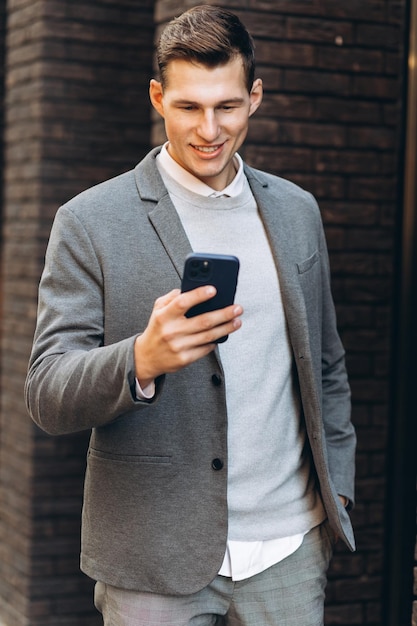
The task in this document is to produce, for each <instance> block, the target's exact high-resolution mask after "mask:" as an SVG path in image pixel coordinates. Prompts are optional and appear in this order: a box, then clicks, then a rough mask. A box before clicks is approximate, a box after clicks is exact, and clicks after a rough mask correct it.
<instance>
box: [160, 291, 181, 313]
mask: <svg viewBox="0 0 417 626" xmlns="http://www.w3.org/2000/svg"><path fill="white" fill-rule="evenodd" d="M180 294H181V291H180V290H179V289H172V291H169V292H168V293H166V294H165V295H163V296H160V297H159V298H157V299H156V300H155V308H156V309H162V308H163V307H165V306H167V305H168V304H170V302H172V301H173V300H175V298H178V296H179V295H180Z"/></svg>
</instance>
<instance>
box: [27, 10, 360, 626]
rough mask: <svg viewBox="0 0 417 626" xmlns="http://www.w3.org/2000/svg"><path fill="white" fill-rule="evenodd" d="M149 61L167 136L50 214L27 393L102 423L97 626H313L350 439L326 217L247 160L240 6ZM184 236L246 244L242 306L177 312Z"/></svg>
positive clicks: (339, 525) (249, 93)
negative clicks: (100, 620)
mask: <svg viewBox="0 0 417 626" xmlns="http://www.w3.org/2000/svg"><path fill="white" fill-rule="evenodd" d="M158 63H159V68H160V80H159V81H157V80H152V81H151V85H150V97H151V101H152V104H153V106H154V107H155V109H156V110H157V111H158V113H160V115H161V116H162V117H163V118H164V122H165V128H166V134H167V138H168V141H167V143H166V145H165V146H163V147H162V148H161V147H159V148H156V149H155V150H153V151H152V152H150V153H149V154H148V155H147V157H146V158H145V159H144V160H143V161H142V162H141V163H139V165H138V166H137V167H136V168H135V169H134V170H133V171H132V172H128V173H126V174H123V175H121V176H119V177H117V178H115V179H113V180H111V181H108V182H106V183H103V184H101V185H98V186H97V187H95V188H93V189H90V190H88V191H86V192H84V193H82V194H81V195H80V196H78V197H77V198H75V199H73V200H72V201H70V202H68V203H67V204H66V205H64V206H63V207H61V208H60V210H59V211H58V213H57V216H56V220H55V223H54V226H53V229H52V232H51V237H50V243H49V246H48V252H47V256H46V263H45V270H44V273H43V276H42V280H41V284H40V296H39V315H38V325H37V330H36V335H35V341H34V347H33V352H32V356H31V360H30V368H29V373H28V378H27V384H26V398H27V403H28V407H29V410H30V412H31V415H32V417H33V419H34V420H35V422H36V423H37V424H38V425H39V426H40V427H41V428H44V429H45V430H46V431H47V432H49V433H51V434H61V433H70V432H75V431H77V430H82V429H92V434H91V442H90V448H89V453H88V466H87V472H86V482H85V499H84V508H83V520H82V522H83V525H82V554H81V567H82V569H83V571H84V572H86V573H87V574H88V575H89V576H91V577H92V578H93V579H94V580H96V581H97V584H96V593H95V601H96V606H97V608H98V609H99V610H100V611H101V612H102V613H103V616H104V623H105V624H106V625H108V626H110V625H111V626H150V625H160V624H169V625H170V626H185V625H186V624H190V625H194V626H197V625H199V626H206V625H207V626H208V625H211V624H219V623H226V624H230V625H232V624H233V625H241V626H259V625H261V624H262V625H264V624H265V625H266V624H273V625H278V624H279V625H280V626H300V624H302V625H303V626H317V625H319V624H322V623H323V598H324V589H325V584H326V571H327V567H328V563H329V560H330V558H331V553H332V547H333V542H334V541H335V540H336V537H337V536H339V537H341V538H342V539H343V540H344V541H345V542H346V543H347V544H348V545H349V547H350V548H351V549H354V539H353V535H352V529H351V525H350V522H349V517H348V514H347V512H346V507H348V506H351V505H352V503H353V480H354V449H355V434H354V430H353V427H352V424H351V421H350V394H349V386H348V382H347V377H346V371H345V365H344V352H343V348H342V346H341V343H340V340H339V337H338V334H337V331H336V322H335V313H334V307H333V302H332V298H331V293H330V285H329V267H328V258H327V252H326V245H325V241H324V235H323V229H322V224H321V221H320V214H319V210H318V208H317V205H316V203H315V201H314V199H313V197H312V196H311V195H310V194H308V193H307V192H305V191H303V190H301V189H300V188H298V187H297V186H295V185H294V184H292V183H290V182H288V181H285V180H282V179H280V178H278V177H275V176H272V175H270V174H266V173H264V172H259V171H256V170H254V169H251V168H250V167H248V166H247V165H246V164H244V163H243V162H242V160H241V158H240V157H239V155H238V152H237V151H238V150H239V148H240V146H241V145H242V142H243V141H244V139H245V136H246V133H247V128H248V121H249V118H250V117H251V115H252V114H253V113H255V111H256V110H257V108H258V107H259V105H260V103H261V100H262V82H261V80H260V79H255V77H254V54H253V44H252V40H251V38H250V36H249V34H248V32H247V31H246V29H245V28H244V26H243V25H242V24H241V22H240V21H239V20H238V19H237V17H235V16H234V15H233V14H231V13H230V12H228V11H225V10H223V9H220V8H217V7H213V6H201V7H196V8H193V9H191V10H189V11H188V12H186V13H184V14H183V15H181V16H180V17H179V18H177V19H175V20H173V21H172V22H171V23H170V24H169V25H168V26H167V27H166V29H165V31H164V32H163V34H162V37H161V40H160V44H159V48H158ZM192 249H194V250H197V251H200V252H214V253H227V254H234V255H236V256H237V257H239V259H240V267H241V269H240V274H239V282H238V289H237V295H236V304H235V305H232V306H229V307H226V308H225V309H222V310H217V311H214V312H211V313H205V314H202V315H200V316H197V317H193V318H188V317H186V316H185V313H186V312H187V310H188V309H189V308H190V307H191V306H193V305H195V304H197V303H200V302H203V301H205V300H208V299H209V298H211V297H213V295H214V290H213V288H210V287H200V288H198V289H195V290H193V291H190V292H187V293H181V292H180V290H179V286H180V280H181V275H182V271H183V266H184V260H185V257H186V256H187V253H188V252H190V251H191V250H192ZM226 334H228V335H229V339H228V341H226V342H225V343H222V344H219V345H217V344H216V343H215V342H216V340H217V339H219V338H220V337H222V336H224V335H226Z"/></svg>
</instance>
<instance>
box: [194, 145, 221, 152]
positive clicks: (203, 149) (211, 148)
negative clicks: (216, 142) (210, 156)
mask: <svg viewBox="0 0 417 626" xmlns="http://www.w3.org/2000/svg"><path fill="white" fill-rule="evenodd" d="M194 148H195V149H196V150H199V151H200V152H207V153H210V152H216V150H217V149H218V146H194Z"/></svg>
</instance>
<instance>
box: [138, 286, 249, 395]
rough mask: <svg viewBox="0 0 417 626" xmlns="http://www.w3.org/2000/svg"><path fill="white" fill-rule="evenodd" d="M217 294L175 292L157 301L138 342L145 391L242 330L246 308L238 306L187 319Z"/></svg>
mask: <svg viewBox="0 0 417 626" xmlns="http://www.w3.org/2000/svg"><path fill="white" fill-rule="evenodd" d="M215 293H216V290H215V288H214V287H212V286H204V287H198V288H197V289H193V290H192V291H187V292H186V293H181V291H180V290H179V289H174V290H173V291H170V292H169V293H167V294H166V295H164V296H162V297H160V298H158V299H157V300H156V301H155V304H154V308H153V310H152V313H151V317H150V318H149V322H148V325H147V327H146V329H145V330H144V332H143V333H142V334H141V335H139V336H138V337H137V338H136V341H135V368H136V378H137V379H138V381H139V384H140V386H141V387H142V389H144V388H145V387H147V386H148V385H149V384H150V383H151V382H152V381H153V380H155V378H156V377H157V376H160V375H161V374H167V373H170V372H176V371H178V370H180V369H182V368H183V367H186V366H187V365H190V363H193V362H194V361H197V360H198V359H201V358H202V357H203V356H206V355H207V354H209V353H210V352H212V351H213V350H214V349H215V347H216V343H215V341H216V340H217V339H220V337H223V336H224V335H228V334H230V333H233V332H235V331H236V330H238V329H239V328H240V327H241V325H242V321H241V319H240V316H241V315H242V313H243V309H242V307H241V306H240V305H238V304H232V305H231V306H228V307H226V308H224V309H219V310H217V311H211V312H209V313H203V314H202V315H197V316H195V317H190V318H188V317H186V316H185V313H186V312H187V311H188V310H189V309H190V308H191V307H192V306H194V305H196V304H199V303H200V302H204V301H206V300H209V299H210V298H212V297H213V296H214V295H215Z"/></svg>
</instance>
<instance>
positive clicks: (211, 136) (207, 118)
mask: <svg viewBox="0 0 417 626" xmlns="http://www.w3.org/2000/svg"><path fill="white" fill-rule="evenodd" d="M219 132H220V129H219V123H218V121H217V117H216V112H215V111H213V110H212V109H210V110H207V111H203V112H202V117H201V120H200V124H199V128H198V133H199V135H200V137H201V138H202V139H204V141H206V142H207V143H210V142H212V141H214V140H215V139H216V138H217V137H218V136H219Z"/></svg>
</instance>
